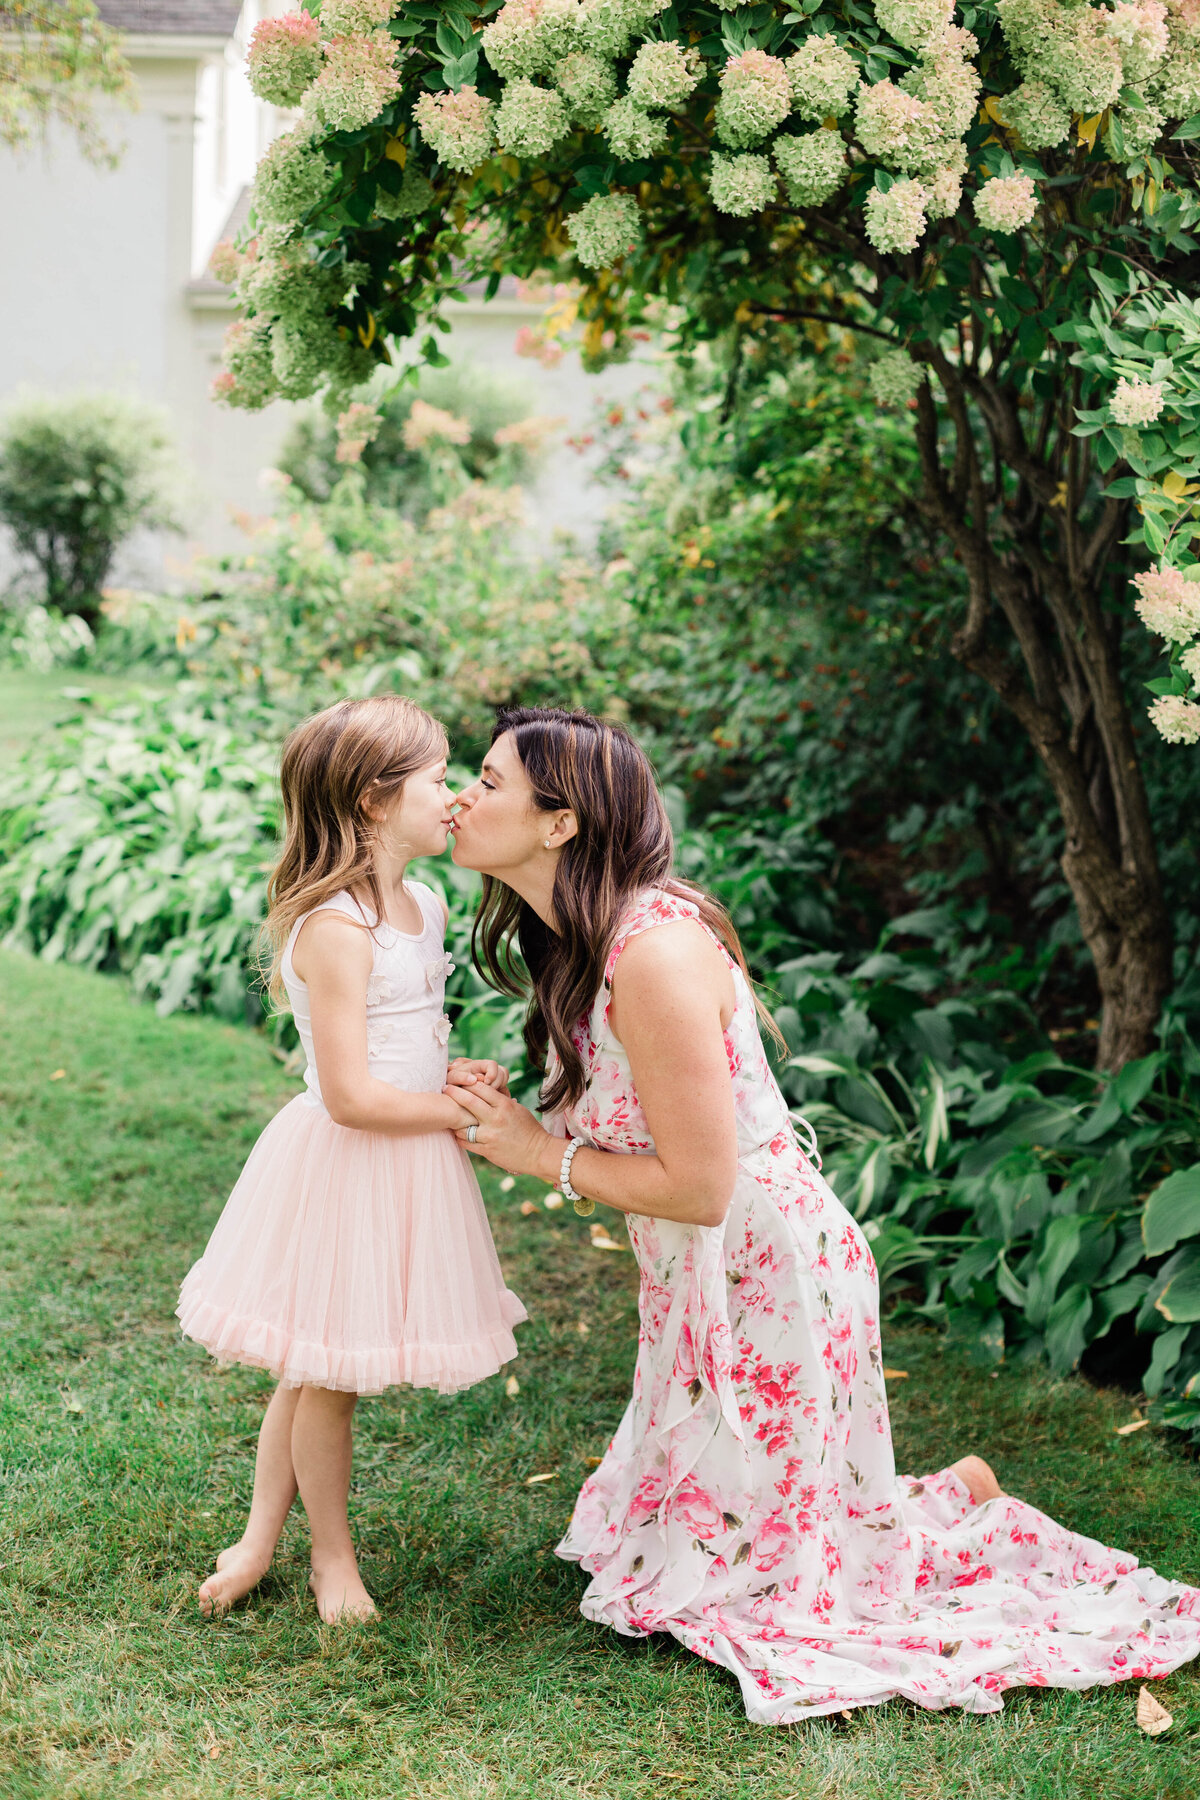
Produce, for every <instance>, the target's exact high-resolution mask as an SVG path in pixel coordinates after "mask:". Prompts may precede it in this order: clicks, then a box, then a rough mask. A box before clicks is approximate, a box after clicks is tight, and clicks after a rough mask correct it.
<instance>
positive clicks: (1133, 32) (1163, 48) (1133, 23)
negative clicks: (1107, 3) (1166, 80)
mask: <svg viewBox="0 0 1200 1800" xmlns="http://www.w3.org/2000/svg"><path fill="white" fill-rule="evenodd" d="M1108 31H1109V35H1110V37H1112V38H1114V39H1115V40H1116V42H1117V43H1118V44H1119V45H1120V47H1121V68H1122V72H1123V73H1124V76H1125V80H1126V82H1127V83H1130V84H1134V83H1136V82H1139V81H1145V79H1146V77H1147V76H1148V75H1149V74H1151V73H1152V72H1153V71H1154V70H1155V69H1156V68H1157V67H1158V65H1159V63H1161V61H1162V59H1163V57H1164V56H1165V55H1166V54H1167V48H1168V45H1169V43H1170V34H1169V32H1168V30H1167V9H1166V7H1165V6H1164V5H1163V0H1117V4H1116V5H1115V6H1114V7H1113V9H1112V16H1111V18H1110V19H1109V21H1108Z"/></svg>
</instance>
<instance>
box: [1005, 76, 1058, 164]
mask: <svg viewBox="0 0 1200 1800" xmlns="http://www.w3.org/2000/svg"><path fill="white" fill-rule="evenodd" d="M1000 112H1001V115H1002V117H1003V119H1004V122H1005V124H1006V125H1009V126H1011V127H1012V129H1013V130H1014V131H1015V132H1016V134H1017V136H1018V137H1019V138H1020V140H1021V142H1022V143H1023V144H1024V145H1025V147H1026V149H1028V150H1052V149H1053V148H1054V146H1055V145H1056V144H1061V143H1063V142H1064V141H1065V139H1066V138H1068V137H1069V136H1070V134H1071V109H1070V108H1069V107H1067V106H1064V105H1063V103H1062V101H1061V100H1060V99H1059V97H1058V95H1057V94H1056V93H1055V92H1054V89H1053V88H1051V87H1048V86H1047V85H1046V83H1045V82H1044V81H1023V82H1022V83H1021V85H1020V87H1018V88H1014V89H1013V91H1012V93H1011V94H1005V96H1004V98H1003V99H1002V100H1001V102H1000Z"/></svg>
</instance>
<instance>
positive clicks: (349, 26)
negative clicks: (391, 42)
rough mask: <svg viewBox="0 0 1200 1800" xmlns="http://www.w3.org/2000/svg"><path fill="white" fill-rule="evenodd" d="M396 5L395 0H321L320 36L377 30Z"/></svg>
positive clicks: (384, 22)
mask: <svg viewBox="0 0 1200 1800" xmlns="http://www.w3.org/2000/svg"><path fill="white" fill-rule="evenodd" d="M396 6H397V0H321V25H322V31H321V36H322V37H329V38H333V37H342V36H344V35H345V34H346V33H347V32H351V33H356V34H358V35H359V36H365V35H366V33H368V32H371V31H378V30H379V28H380V26H381V25H386V24H387V22H388V20H389V19H390V18H391V16H392V14H393V13H394V12H395V11H396Z"/></svg>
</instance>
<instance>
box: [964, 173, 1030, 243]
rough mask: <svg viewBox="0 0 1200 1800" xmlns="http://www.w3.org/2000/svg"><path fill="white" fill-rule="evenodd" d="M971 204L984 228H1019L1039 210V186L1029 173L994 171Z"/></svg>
mask: <svg viewBox="0 0 1200 1800" xmlns="http://www.w3.org/2000/svg"><path fill="white" fill-rule="evenodd" d="M972 204H973V205H974V207H975V217H976V218H977V219H978V220H979V223H980V224H981V225H982V226H983V228H984V230H985V231H997V232H1011V231H1020V230H1021V228H1022V226H1024V225H1028V224H1029V222H1030V220H1031V219H1032V218H1033V216H1034V214H1035V213H1036V212H1037V188H1036V186H1035V185H1034V181H1033V178H1032V176H1029V175H993V177H992V178H991V180H990V181H985V182H984V184H983V186H982V187H981V188H980V189H979V191H978V193H977V194H976V195H975V198H974V201H973V203H972Z"/></svg>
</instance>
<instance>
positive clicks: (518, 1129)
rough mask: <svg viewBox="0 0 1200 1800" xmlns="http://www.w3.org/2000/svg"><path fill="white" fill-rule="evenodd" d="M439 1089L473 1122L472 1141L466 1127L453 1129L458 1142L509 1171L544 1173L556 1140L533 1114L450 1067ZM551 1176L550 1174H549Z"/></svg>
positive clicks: (499, 1091) (493, 1088) (503, 1092)
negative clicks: (463, 1079) (470, 1117)
mask: <svg viewBox="0 0 1200 1800" xmlns="http://www.w3.org/2000/svg"><path fill="white" fill-rule="evenodd" d="M450 1075H451V1079H450V1080H448V1081H447V1084H446V1086H445V1088H443V1090H442V1091H443V1093H444V1094H446V1096H447V1097H448V1098H449V1099H451V1100H454V1101H455V1102H456V1103H457V1104H458V1105H459V1106H460V1107H461V1108H462V1109H463V1111H464V1112H466V1113H470V1114H471V1116H472V1118H473V1119H474V1121H475V1124H476V1126H477V1130H476V1134H475V1139H474V1142H473V1143H469V1142H468V1141H467V1132H466V1130H465V1129H464V1130H460V1131H456V1132H455V1134H454V1135H455V1137H456V1138H457V1139H458V1141H459V1143H460V1144H464V1145H466V1148H467V1149H468V1150H473V1151H475V1152H476V1154H477V1155H479V1156H486V1157H487V1159H488V1161H489V1162H491V1163H495V1164H496V1166H497V1168H500V1169H507V1170H508V1172H509V1174H510V1175H539V1174H544V1173H545V1165H546V1163H547V1160H548V1152H552V1151H553V1147H554V1144H555V1142H556V1140H555V1139H554V1138H552V1137H551V1136H550V1133H549V1132H548V1131H545V1130H543V1128H542V1126H541V1125H540V1124H539V1123H538V1121H537V1119H536V1118H535V1116H534V1114H533V1113H531V1112H530V1111H529V1108H528V1107H526V1106H522V1105H520V1103H519V1102H518V1101H516V1100H514V1099H513V1098H512V1097H511V1095H510V1094H509V1093H508V1091H507V1087H504V1088H501V1087H498V1086H496V1085H494V1084H491V1083H487V1082H480V1081H474V1080H468V1081H465V1082H464V1081H462V1080H461V1079H458V1078H456V1077H455V1071H454V1069H453V1068H452V1069H451V1071H450ZM551 1179H552V1177H551Z"/></svg>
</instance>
